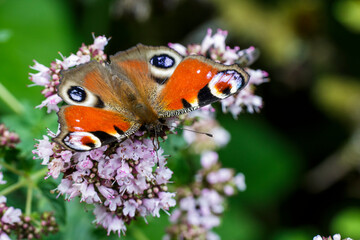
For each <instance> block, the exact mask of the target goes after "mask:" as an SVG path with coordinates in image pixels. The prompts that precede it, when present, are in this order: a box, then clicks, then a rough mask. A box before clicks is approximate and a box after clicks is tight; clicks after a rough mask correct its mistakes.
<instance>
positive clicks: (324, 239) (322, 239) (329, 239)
mask: <svg viewBox="0 0 360 240" xmlns="http://www.w3.org/2000/svg"><path fill="white" fill-rule="evenodd" d="M313 240H341V235H340V234H335V235H334V236H333V237H331V236H329V237H321V236H320V235H317V236H315V237H314V238H313ZM344 240H352V239H351V238H344Z"/></svg>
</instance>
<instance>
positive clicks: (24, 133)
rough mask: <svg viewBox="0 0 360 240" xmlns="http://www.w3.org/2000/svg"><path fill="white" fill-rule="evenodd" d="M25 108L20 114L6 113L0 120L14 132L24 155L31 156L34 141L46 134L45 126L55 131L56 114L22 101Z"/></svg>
mask: <svg viewBox="0 0 360 240" xmlns="http://www.w3.org/2000/svg"><path fill="white" fill-rule="evenodd" d="M23 105H24V106H25V109H27V110H25V111H24V112H23V114H22V115H20V116H19V115H15V114H14V115H6V116H3V117H1V118H0V121H2V122H4V124H5V125H6V126H7V127H8V128H9V130H10V131H14V132H16V133H17V134H18V135H19V137H20V140H21V142H20V143H19V144H18V145H17V147H18V148H20V149H21V150H22V152H23V154H24V155H27V156H29V155H30V156H32V153H31V151H32V150H33V149H34V145H35V143H36V141H35V140H34V139H42V135H46V134H47V130H46V129H47V128H49V129H51V130H53V131H55V130H56V129H57V125H58V123H57V115H56V113H54V112H52V113H51V114H47V113H46V112H45V110H44V109H42V110H39V109H34V106H31V105H30V104H29V103H24V104H23Z"/></svg>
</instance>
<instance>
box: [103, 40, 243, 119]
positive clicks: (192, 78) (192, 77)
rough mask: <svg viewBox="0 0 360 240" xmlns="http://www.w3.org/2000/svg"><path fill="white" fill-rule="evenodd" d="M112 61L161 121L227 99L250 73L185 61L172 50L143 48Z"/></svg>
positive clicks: (235, 67) (207, 62)
mask: <svg viewBox="0 0 360 240" xmlns="http://www.w3.org/2000/svg"><path fill="white" fill-rule="evenodd" d="M110 59H111V67H112V69H114V71H115V72H119V73H121V74H122V75H126V76H127V77H128V78H129V80H130V81H131V82H132V83H133V84H134V87H136V89H137V90H138V93H139V94H140V95H141V98H142V99H147V104H148V105H147V107H148V108H149V109H152V110H153V111H154V112H155V113H156V116H157V117H158V118H159V117H170V116H175V115H179V114H182V113H186V112H190V111H193V110H195V109H197V108H199V107H202V106H205V105H207V104H210V103H213V102H216V101H219V100H221V99H224V98H227V97H229V96H231V95H232V94H234V93H236V92H238V91H239V90H240V89H242V88H243V87H245V85H246V83H247V82H248V80H249V75H248V74H247V72H246V71H245V70H244V69H242V68H241V67H239V66H238V65H236V64H234V65H230V66H226V65H223V64H220V63H216V62H214V61H212V60H209V59H207V58H205V57H203V56H188V57H185V58H183V57H182V56H181V55H180V54H179V53H177V52H176V51H174V50H173V49H170V48H168V47H151V46H144V45H141V44H139V45H137V46H136V47H134V48H132V49H129V50H127V51H125V52H120V53H118V54H116V55H115V56H112V57H110ZM134 69H136V71H134ZM152 121H153V119H152V120H151V121H150V122H152Z"/></svg>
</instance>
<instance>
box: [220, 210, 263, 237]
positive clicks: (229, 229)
mask: <svg viewBox="0 0 360 240" xmlns="http://www.w3.org/2000/svg"><path fill="white" fill-rule="evenodd" d="M240 226H241V227H240ZM214 230H215V232H216V233H217V234H218V235H220V237H221V239H232V240H237V239H239V240H241V239H251V240H262V239H265V237H264V229H263V227H262V226H261V225H260V223H259V222H258V221H257V220H256V219H255V218H254V217H252V216H251V215H250V213H249V212H248V210H247V209H246V208H244V207H242V206H240V205H238V204H231V203H230V205H229V207H228V208H227V209H226V210H225V212H224V215H223V217H222V220H221V225H220V226H219V227H217V228H215V229H214Z"/></svg>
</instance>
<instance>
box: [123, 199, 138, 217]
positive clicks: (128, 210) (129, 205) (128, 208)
mask: <svg viewBox="0 0 360 240" xmlns="http://www.w3.org/2000/svg"><path fill="white" fill-rule="evenodd" d="M138 206H139V204H138V203H137V202H136V201H135V200H134V199H130V200H129V201H125V202H124V209H123V213H124V215H125V216H127V215H129V216H130V217H134V216H135V211H136V208H137V207H138Z"/></svg>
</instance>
